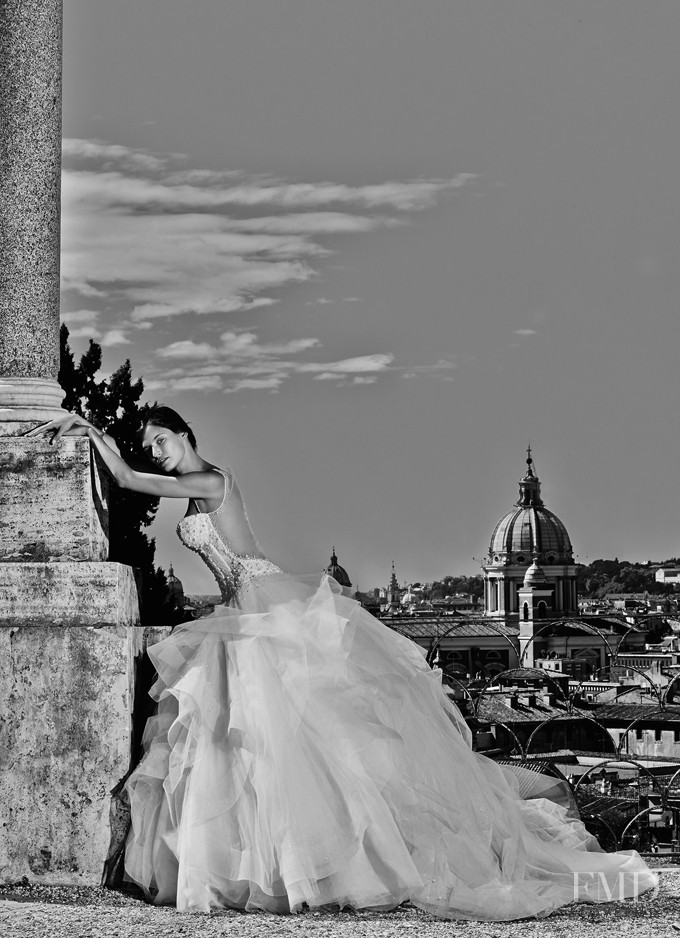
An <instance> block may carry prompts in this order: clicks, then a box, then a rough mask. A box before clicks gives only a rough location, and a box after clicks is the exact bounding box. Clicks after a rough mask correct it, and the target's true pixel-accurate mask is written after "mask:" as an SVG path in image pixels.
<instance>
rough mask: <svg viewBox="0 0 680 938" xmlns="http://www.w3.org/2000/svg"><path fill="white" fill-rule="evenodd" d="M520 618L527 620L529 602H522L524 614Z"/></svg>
mask: <svg viewBox="0 0 680 938" xmlns="http://www.w3.org/2000/svg"><path fill="white" fill-rule="evenodd" d="M522 618H523V619H524V621H525V622H528V621H529V603H524V614H523V616H522Z"/></svg>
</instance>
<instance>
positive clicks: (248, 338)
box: [150, 330, 394, 393]
mask: <svg viewBox="0 0 680 938" xmlns="http://www.w3.org/2000/svg"><path fill="white" fill-rule="evenodd" d="M319 347H320V342H319V340H318V339H315V338H301V339H291V340H289V341H285V342H262V341H260V339H259V337H258V335H257V334H256V333H255V332H245V331H242V332H239V331H236V330H228V331H226V332H223V333H222V335H221V336H220V340H219V342H218V343H214V344H211V343H209V342H194V341H193V340H191V339H185V340H181V341H179V342H172V343H171V344H170V345H167V346H165V347H163V348H160V349H159V350H158V353H157V354H158V357H159V358H160V359H162V360H165V361H167V362H168V363H169V362H172V361H175V362H177V363H178V365H177V367H174V368H169V369H168V368H165V369H164V371H163V372H162V373H159V374H157V375H156V374H154V375H152V379H151V380H152V384H151V385H150V387H151V388H152V389H154V390H155V389H158V388H161V387H164V388H166V389H168V390H170V391H174V390H179V389H183V390H188V389H190V387H191V385H192V383H193V384H194V385H195V386H193V387H191V389H193V390H215V389H217V388H221V389H223V390H224V392H225V393H234V392H236V391H242V390H270V391H276V390H278V389H279V388H280V387H281V385H282V384H283V383H284V381H286V380H288V379H290V378H293V377H295V376H304V375H311V376H312V377H313V378H314V379H315V380H317V381H336V382H339V383H342V382H343V381H345V380H346V379H348V378H355V376H356V377H358V378H359V380H355V381H354V383H356V384H369V383H370V384H372V383H374V382H375V381H376V380H377V377H378V375H379V374H381V373H383V372H385V371H387V370H389V369H390V368H392V367H393V362H394V356H393V355H392V354H388V353H373V354H369V355H357V356H354V357H352V358H343V359H340V360H338V361H310V360H308V359H307V358H306V357H304V356H307V355H309V354H310V353H311V352H312V351H316V350H318V348H319Z"/></svg>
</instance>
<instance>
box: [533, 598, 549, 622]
mask: <svg viewBox="0 0 680 938" xmlns="http://www.w3.org/2000/svg"><path fill="white" fill-rule="evenodd" d="M547 611H548V607H547V606H546V604H545V603H544V602H540V603H539V604H538V608H537V609H536V618H537V619H545V615H546V612H547Z"/></svg>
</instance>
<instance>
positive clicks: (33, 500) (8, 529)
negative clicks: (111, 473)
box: [0, 436, 109, 563]
mask: <svg viewBox="0 0 680 938" xmlns="http://www.w3.org/2000/svg"><path fill="white" fill-rule="evenodd" d="M108 541H109V538H108V477H107V476H106V474H105V470H104V469H103V467H101V466H100V465H99V462H98V460H95V458H94V455H93V453H92V449H91V444H90V441H89V439H87V438H86V437H65V438H63V439H62V440H60V441H59V443H58V444H57V446H50V444H49V442H48V441H47V440H46V439H44V438H35V437H32V438H30V439H27V438H26V437H17V436H12V437H0V562H2V561H7V562H15V563H16V562H19V563H21V562H35V561H49V560H54V559H60V558H65V559H68V560H106V559H107V557H108V550H109V545H108Z"/></svg>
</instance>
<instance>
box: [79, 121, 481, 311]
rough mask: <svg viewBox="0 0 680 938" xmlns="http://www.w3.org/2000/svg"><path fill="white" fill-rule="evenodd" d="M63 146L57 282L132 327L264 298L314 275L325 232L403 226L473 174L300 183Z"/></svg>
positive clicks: (136, 153) (101, 147)
mask: <svg viewBox="0 0 680 938" xmlns="http://www.w3.org/2000/svg"><path fill="white" fill-rule="evenodd" d="M63 147H64V150H63V152H64V173H63V183H62V205H63V213H62V215H63V230H62V277H63V285H64V289H65V291H66V293H67V294H69V293H73V294H74V295H76V296H81V297H83V296H85V297H88V299H93V298H100V299H102V300H105V301H107V306H108V307H109V308H110V309H116V310H118V311H119V314H120V315H122V316H124V317H125V318H126V319H129V321H130V322H132V323H135V324H136V325H137V326H138V327H142V326H143V325H144V324H147V323H148V322H149V321H152V320H158V319H169V318H172V317H177V316H185V315H189V314H211V313H212V314H231V313H236V312H245V311H250V310H253V309H256V308H258V307H264V306H268V305H271V304H272V303H275V302H276V301H277V299H278V294H279V292H280V291H281V290H283V289H284V288H286V287H288V286H290V285H292V284H296V283H304V282H306V281H309V280H311V279H313V278H315V277H316V276H317V262H318V261H319V260H320V259H322V258H324V257H326V256H328V254H329V253H331V252H332V249H331V247H329V245H328V244H327V243H325V239H327V238H329V237H336V236H340V235H346V236H349V235H354V234H361V233H366V232H370V231H376V230H379V229H385V228H390V227H394V226H397V225H403V224H405V223H407V222H408V216H409V214H410V213H413V212H417V211H421V210H423V209H425V208H427V207H428V206H431V205H433V204H434V203H435V202H436V201H437V199H438V198H440V197H441V196H443V195H444V194H445V193H446V192H449V191H452V190H455V189H457V188H460V187H461V186H464V185H466V184H469V183H470V182H471V181H472V180H473V179H474V177H473V176H471V175H470V174H461V175H459V176H456V177H454V178H451V179H415V180H407V181H389V182H381V183H377V184H374V185H369V186H351V185H347V184H344V183H335V182H314V183H306V182H299V181H287V180H281V179H274V178H271V177H267V176H261V175H251V176H249V175H247V174H245V173H240V172H233V171H230V170H217V171H214V170H207V169H201V168H188V167H186V158H185V157H182V156H180V155H177V154H169V155H158V154H155V153H150V152H149V151H147V150H142V149H135V148H132V147H127V146H121V145H118V144H112V143H108V142H106V141H103V140H80V139H66V140H65V141H64V145H63ZM350 301H352V302H353V301H354V299H353V298H351V299H350ZM102 305H103V304H102ZM107 325H109V324H107ZM110 325H111V326H112V327H113V326H116V325H117V323H115V324H110Z"/></svg>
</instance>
